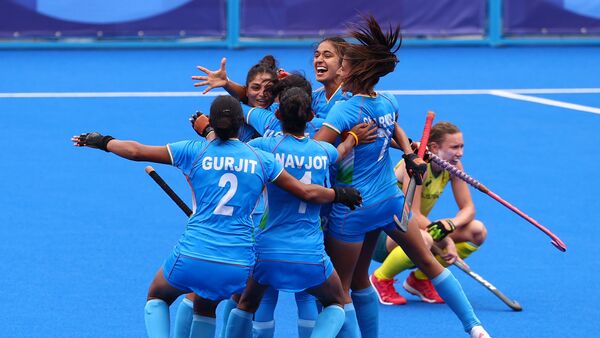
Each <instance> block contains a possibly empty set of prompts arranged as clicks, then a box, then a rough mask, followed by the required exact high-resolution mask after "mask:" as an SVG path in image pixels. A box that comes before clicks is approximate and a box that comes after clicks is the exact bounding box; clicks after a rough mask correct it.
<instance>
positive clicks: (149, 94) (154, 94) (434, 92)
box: [0, 88, 600, 98]
mask: <svg viewBox="0 0 600 338" xmlns="http://www.w3.org/2000/svg"><path fill="white" fill-rule="evenodd" d="M498 91H499V92H510V93H517V94H595V93H600V88H538V89H430V90H428V89H425V90H382V92H385V93H389V94H392V95H409V96H410V95H494V94H492V92H498ZM224 94H227V93H226V92H224V91H211V92H208V93H206V94H204V95H203V94H202V93H201V92H200V91H197V92H37V93H0V98H106V97H108V98H110V97H202V96H208V97H210V96H218V95H224Z"/></svg>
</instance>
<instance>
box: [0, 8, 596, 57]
mask: <svg viewBox="0 0 600 338" xmlns="http://www.w3.org/2000/svg"><path fill="white" fill-rule="evenodd" d="M11 1H13V2H14V0H0V5H1V4H2V2H4V3H5V4H6V3H9V2H11ZM28 1H29V0H28ZM195 1H201V0H195ZM347 1H350V0H347ZM373 1H375V0H373ZM414 1H418V0H414ZM482 1H483V2H480V4H482V3H485V6H486V11H485V12H486V18H485V19H487V20H485V21H486V22H485V23H483V24H482V27H481V28H482V31H483V33H482V34H463V35H458V34H457V35H443V34H430V35H427V34H423V35H415V34H413V35H411V34H407V35H405V37H406V38H405V40H404V44H405V45H423V46H438V45H439V46H444V45H447V46H460V45H465V46H468V45H476V46H477V45H478V46H507V45H573V44H577V45H600V34H598V29H599V27H600V24H598V22H600V21H598V20H599V19H598V18H597V15H598V13H600V1H597V2H598V5H591V6H590V5H586V6H584V7H581V6H575V5H574V4H577V1H574V0H571V1H570V2H568V6H567V3H564V2H563V1H564V0H536V1H535V3H536V4H535V5H532V3H527V4H524V3H522V2H521V3H520V2H519V1H522V0H482ZM21 2H22V1H21ZM29 2H32V1H29ZM247 2H248V0H229V1H226V14H225V15H226V20H225V22H226V27H225V33H224V34H223V35H221V36H216V37H215V36H212V37H208V36H186V37H185V38H178V37H176V36H172V37H166V38H165V37H160V39H159V38H157V37H152V38H148V37H130V38H121V39H110V38H102V39H99V38H91V37H88V38H76V39H74V38H64V37H61V38H29V39H28V38H24V37H16V38H10V37H9V38H4V39H0V49H25V48H31V49H36V48H84V49H85V48H211V47H216V48H232V49H233V48H244V47H285V46H308V45H313V44H314V43H316V42H317V41H318V40H320V37H319V36H315V34H313V35H312V36H311V37H302V38H300V37H298V38H296V37H294V36H290V35H285V37H283V38H268V37H256V36H243V35H242V34H241V32H242V31H243V28H244V27H243V23H244V22H243V21H242V19H243V15H242V14H243V13H242V9H243V7H242V6H243V5H244V4H245V3H247ZM192 3H193V2H192ZM197 3H198V2H196V4H197ZM357 4H358V3H357ZM190 6H191V5H190ZM196 6H197V5H196ZM362 6H363V7H364V8H359V9H360V10H364V9H366V8H368V5H364V3H362ZM373 6H374V5H373ZM536 6H537V7H536ZM540 6H541V7H540ZM543 6H545V7H543ZM376 7H377V8H381V6H376ZM404 7H405V8H404V9H407V8H406V7H408V6H404ZM480 8H481V9H483V8H484V7H482V5H480ZM540 8H543V9H544V10H545V11H547V12H548V13H550V14H552V15H555V16H556V19H551V20H550V21H551V22H560V19H561V18H565V21H568V20H567V19H569V20H571V21H573V20H574V18H575V19H578V18H579V17H578V15H579V16H580V17H581V18H583V19H580V21H581V20H583V22H586V21H585V20H586V19H587V20H588V21H587V22H588V23H589V22H592V23H594V25H595V26H592V27H591V29H587V28H586V27H581V28H579V27H577V26H575V28H573V27H569V29H570V31H569V33H568V34H560V31H557V30H556V29H553V28H550V29H548V28H546V27H545V26H544V24H545V23H544V21H543V20H538V21H539V22H535V21H536V19H535V18H536V17H543V13H542V14H539V13H538V12H537V11H539V10H540ZM408 10H410V9H408ZM586 10H587V12H586ZM597 12H598V13H597ZM244 13H246V12H244ZM410 13H413V12H412V11H410ZM481 13H482V12H480V18H483V14H481ZM588 14H589V15H588ZM5 15H6V13H5ZM282 15H283V14H282ZM436 15H437V14H436ZM527 15H529V17H527ZM398 17H401V15H398ZM588 17H589V18H588ZM480 20H482V19H480ZM528 20H529V21H528ZM594 20H596V21H594ZM407 21H408V20H404V22H407ZM531 21H534V23H533V24H530V22H531ZM480 22H481V21H480ZM523 22H525V23H523ZM576 22H577V21H576ZM536 25H537V26H536ZM559 26H560V25H559ZM571 26H573V24H572V23H571ZM0 28H1V27H0ZM559 28H560V27H559ZM574 29H575V30H576V31H575V33H573V32H571V31H573V30H574ZM588 30H589V31H588ZM590 31H591V33H590ZM578 33H579V34H578ZM0 36H1V35H0ZM274 36H277V34H274Z"/></svg>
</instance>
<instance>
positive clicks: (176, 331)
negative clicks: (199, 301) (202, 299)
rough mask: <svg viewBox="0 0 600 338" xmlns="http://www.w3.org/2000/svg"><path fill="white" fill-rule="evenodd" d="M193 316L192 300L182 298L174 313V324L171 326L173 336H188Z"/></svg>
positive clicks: (182, 337) (185, 337)
mask: <svg viewBox="0 0 600 338" xmlns="http://www.w3.org/2000/svg"><path fill="white" fill-rule="evenodd" d="M193 318H194V302H192V301H191V300H189V299H187V298H184V299H183V300H182V301H181V303H179V307H178V308H177V314H176V315H175V326H174V327H173V337H175V338H189V336H190V330H191V328H192V319H193Z"/></svg>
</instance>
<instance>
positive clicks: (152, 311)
mask: <svg viewBox="0 0 600 338" xmlns="http://www.w3.org/2000/svg"><path fill="white" fill-rule="evenodd" d="M144 320H145V322H146V332H147V333H148V337H149V338H169V325H170V324H169V320H170V316H169V305H167V303H166V302H165V301H164V300H161V299H151V300H149V301H147V302H146V307H144Z"/></svg>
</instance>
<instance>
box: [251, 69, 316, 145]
mask: <svg viewBox="0 0 600 338" xmlns="http://www.w3.org/2000/svg"><path fill="white" fill-rule="evenodd" d="M292 87H296V88H301V89H303V90H304V91H305V92H306V93H307V94H308V95H309V96H310V95H311V92H312V87H311V85H310V82H308V80H307V79H306V78H305V77H304V76H302V75H300V74H298V73H292V74H289V75H287V76H285V77H284V78H282V79H280V80H279V81H278V82H277V83H276V84H274V85H273V86H272V87H271V88H270V91H271V95H272V96H273V97H274V98H275V100H276V101H278V99H279V94H280V93H281V92H283V91H284V90H286V89H288V88H292ZM271 107H274V108H260V107H256V108H252V109H250V110H249V111H248V112H247V113H246V115H245V119H246V123H248V124H249V125H251V126H252V127H254V129H256V131H257V132H258V133H259V134H260V135H262V136H263V137H273V136H279V135H283V128H282V125H281V120H280V119H279V118H278V117H277V114H276V112H277V108H278V107H279V105H278V104H273V105H272V106H271ZM323 122H324V120H323V119H319V118H313V119H311V120H310V121H308V122H306V128H305V136H308V137H313V136H314V135H315V134H316V133H317V131H318V130H319V129H320V128H321V125H322V124H323Z"/></svg>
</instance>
